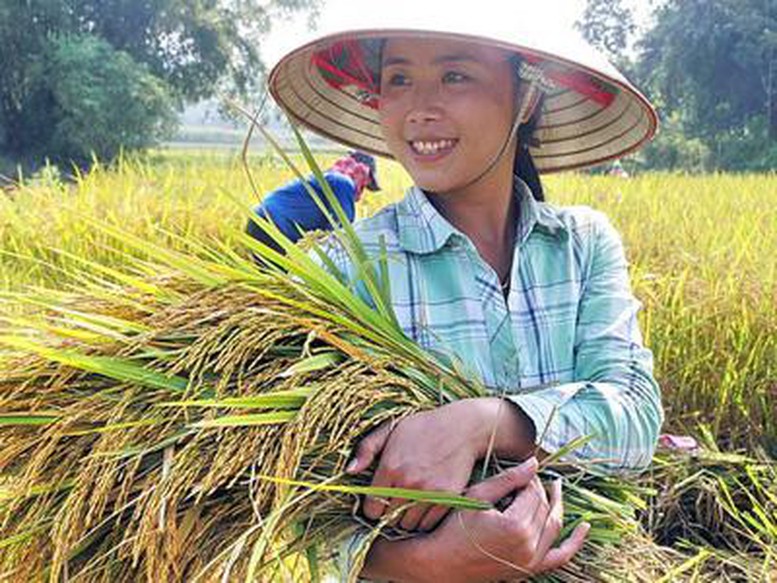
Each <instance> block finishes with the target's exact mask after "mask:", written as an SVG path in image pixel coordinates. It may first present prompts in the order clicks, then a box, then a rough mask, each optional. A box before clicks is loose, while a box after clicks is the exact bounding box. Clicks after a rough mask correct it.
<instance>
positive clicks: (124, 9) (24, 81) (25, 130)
mask: <svg viewBox="0 0 777 583" xmlns="http://www.w3.org/2000/svg"><path fill="white" fill-rule="evenodd" d="M317 4H318V0H272V1H269V2H266V1H262V0H248V1H236V0H220V1H211V0H196V1H191V0H142V1H140V2H137V1H134V0H107V1H104V0H100V1H97V0H68V1H65V2H62V1H60V0H35V1H32V2H3V3H1V4H0V46H2V47H3V50H2V51H0V70H2V71H3V74H2V76H0V153H2V154H3V155H5V156H7V157H11V158H13V159H15V160H22V161H25V160H31V159H32V160H37V161H38V162H40V161H42V159H43V157H44V156H49V157H61V158H63V159H68V158H80V157H82V154H83V152H84V151H87V152H88V151H90V150H95V151H100V150H103V149H105V148H103V147H102V145H101V144H93V143H91V142H87V143H78V144H74V143H73V141H72V138H69V140H70V141H68V139H58V140H56V141H55V143H56V144H60V145H62V146H67V147H68V148H67V149H65V150H62V151H53V150H47V149H46V148H47V147H52V130H51V128H52V127H54V126H56V125H57V124H58V123H59V122H60V121H61V118H60V117H59V115H60V114H61V113H62V111H61V109H60V105H61V104H60V103H59V102H58V99H60V98H62V97H63V96H62V94H61V91H63V84H65V83H66V82H65V81H64V80H62V79H60V80H59V81H58V85H52V83H51V81H50V80H49V78H48V76H49V75H51V74H52V70H53V69H56V66H57V61H56V60H55V58H56V57H57V55H58V56H59V58H60V59H62V58H64V56H63V55H62V51H63V47H62V43H63V42H65V41H63V40H62V39H70V40H69V41H67V42H69V43H70V44H71V47H70V49H68V50H69V52H70V53H71V58H74V57H75V56H76V54H80V55H81V56H82V58H81V62H82V63H84V64H91V66H93V67H94V66H96V65H97V64H96V63H95V62H94V60H90V59H89V58H88V55H87V53H89V51H90V50H91V51H92V55H94V50H95V48H94V47H96V46H98V45H97V44H95V43H98V42H100V43H107V44H108V45H110V46H111V47H112V48H113V51H114V52H113V53H112V56H111V57H110V60H111V62H112V64H111V66H108V65H106V66H105V67H99V68H98V69H99V71H102V73H105V72H107V71H108V70H110V71H111V73H112V74H114V75H120V74H123V75H127V76H128V77H127V78H126V79H124V80H122V79H119V78H118V77H116V78H115V79H114V80H113V82H112V83H110V84H108V86H105V87H102V88H101V89H102V92H103V95H102V96H100V97H99V98H98V101H101V100H103V98H104V96H105V95H109V94H110V93H111V91H112V88H111V87H110V85H114V84H115V85H116V86H117V87H127V88H130V87H133V88H134V89H135V95H136V96H138V97H140V94H138V93H137V91H139V90H141V89H142V90H144V91H147V92H148V93H147V94H144V95H143V96H142V99H143V101H144V102H145V105H144V107H145V109H146V115H148V116H149V118H150V119H149V121H147V122H144V124H142V125H144V126H147V127H149V126H150V127H156V126H157V125H159V124H162V125H164V121H165V119H166V118H168V117H169V115H170V113H171V112H170V106H169V105H168V106H167V107H166V110H165V111H164V115H161V116H160V114H161V113H162V112H161V111H160V107H159V103H160V99H161V94H162V93H164V94H166V95H167V96H168V97H167V98H166V99H171V100H172V101H171V102H170V104H171V105H172V104H174V105H176V106H181V105H182V104H183V102H184V101H185V100H190V101H191V100H198V99H202V98H205V97H209V96H212V95H214V94H215V92H216V91H224V92H233V93H238V94H241V95H243V96H246V95H249V94H252V93H253V94H254V95H257V94H259V91H258V90H257V88H258V87H259V86H260V84H261V82H262V81H261V80H262V73H263V65H262V63H261V60H260V52H259V51H260V46H261V39H262V37H263V35H264V34H265V33H266V32H267V31H268V30H269V28H270V26H271V24H272V21H273V19H275V18H280V17H285V16H288V15H289V14H290V13H292V12H294V11H296V10H300V9H310V8H315V7H316V6H317ZM87 37H92V38H93V39H94V40H93V41H91V45H90V46H91V47H92V48H91V49H89V48H87V46H86V45H84V46H82V47H81V48H78V47H76V46H75V44H74V43H75V42H76V40H75V39H81V42H82V43H88V42H89V41H86V40H85V39H86V38H87ZM100 50H105V49H100ZM119 55H124V56H119ZM129 59H131V61H130V60H129ZM71 62H72V61H71ZM130 62H132V63H133V64H132V65H130V64H129V63H130ZM99 71H98V70H93V72H92V73H91V75H92V76H93V77H94V78H95V79H100V78H101V73H100V72H99ZM152 79H153V80H152ZM57 88H59V90H60V93H59V94H56V93H55V90H56V89H57ZM94 91H95V92H98V91H100V89H98V88H94ZM76 97H78V95H77V94H75V93H73V92H72V91H67V100H68V103H67V104H66V110H67V111H69V112H73V111H78V112H82V113H85V112H88V111H89V110H91V109H92V108H93V107H94V101H93V97H94V95H91V96H87V95H84V96H83V97H82V98H81V101H82V102H81V103H76V102H75V98H76ZM152 104H153V105H152ZM123 105H126V102H124V101H122V102H121V103H118V104H116V105H115V106H114V108H113V109H114V111H113V112H111V113H110V114H109V115H108V117H109V118H113V119H117V118H119V117H120V116H121V114H122V109H121V106H123ZM136 111H137V108H133V111H132V112H131V115H133V116H134V115H135V113H136ZM155 115H156V116H158V117H154V116H155ZM136 122H137V120H136ZM136 122H130V123H127V124H126V125H127V126H128V127H130V128H134V129H135V131H139V130H140V129H141V128H138V127H137V123H136ZM82 129H83V128H80V127H79V128H77V130H78V131H79V133H80V131H81V130H82ZM143 129H144V130H145V128H143ZM94 135H96V132H92V131H90V132H89V135H81V137H82V138H91V137H94ZM100 138H101V139H105V140H111V139H115V138H116V136H115V135H113V136H103V135H101V136H100ZM122 139H126V142H125V144H126V145H127V146H131V145H132V146H134V145H136V144H137V143H139V142H143V135H142V134H140V135H139V134H137V133H134V134H132V135H126V136H122ZM74 146H75V147H76V151H75V152H74V151H71V150H70V149H69V148H70V147H74ZM107 150H108V151H112V150H113V148H108V149H107Z"/></svg>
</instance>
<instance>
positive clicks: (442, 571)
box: [362, 457, 590, 583]
mask: <svg viewBox="0 0 777 583" xmlns="http://www.w3.org/2000/svg"><path fill="white" fill-rule="evenodd" d="M536 472H537V460H536V458H533V457H532V458H530V459H529V460H527V461H526V462H524V463H523V464H521V465H520V466H517V467H515V468H512V469H510V470H507V471H505V472H502V473H500V474H498V475H496V476H494V477H492V478H489V479H488V480H485V481H483V482H480V483H478V484H475V485H474V486H472V487H471V488H469V489H468V490H467V491H466V495H467V496H470V497H473V498H478V499H481V500H485V501H488V502H492V503H495V502H497V501H498V500H501V499H503V498H504V497H505V496H508V495H510V494H515V498H514V499H513V501H512V502H511V503H510V505H509V506H508V507H507V508H506V509H505V510H503V511H499V510H496V509H494V510H487V511H455V512H453V513H452V514H451V515H450V516H449V517H448V518H447V519H446V520H445V521H444V522H443V523H442V525H440V528H438V529H437V530H435V531H434V532H433V533H429V534H426V535H422V536H419V537H416V538H413V539H409V540H404V541H396V542H392V541H384V540H379V541H377V542H376V543H375V544H373V547H372V548H371V549H370V553H369V555H368V557H367V563H366V565H365V568H364V571H363V572H362V575H364V576H366V577H369V578H379V579H381V578H385V579H392V580H401V581H446V582H451V583H458V582H462V583H464V582H467V583H472V582H477V581H495V580H504V579H510V580H514V579H523V578H528V577H529V576H531V575H536V574H537V573H541V572H544V571H552V570H554V569H557V568H559V567H561V566H563V565H564V564H566V563H567V562H569V561H570V560H571V559H572V557H573V556H574V555H575V554H576V553H577V552H578V551H579V550H580V549H581V548H582V547H583V544H584V542H585V537H586V535H587V533H588V530H589V528H590V526H589V525H588V524H586V523H583V524H581V525H580V526H578V527H577V528H576V529H575V530H574V531H573V532H572V534H571V535H570V537H569V538H568V539H566V540H565V541H563V542H562V543H561V544H560V545H559V546H557V547H554V546H553V543H554V542H555V540H556V538H557V537H558V535H559V532H560V531H561V526H562V519H563V503H562V499H561V481H560V480H559V481H556V482H554V484H553V485H552V486H551V489H550V498H548V495H547V494H546V492H545V487H544V486H543V485H542V484H541V483H540V481H539V479H538V478H537V475H536Z"/></svg>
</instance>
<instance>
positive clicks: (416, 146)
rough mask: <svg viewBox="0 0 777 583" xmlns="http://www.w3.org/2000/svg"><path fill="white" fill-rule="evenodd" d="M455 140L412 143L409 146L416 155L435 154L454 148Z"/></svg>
mask: <svg viewBox="0 0 777 583" xmlns="http://www.w3.org/2000/svg"><path fill="white" fill-rule="evenodd" d="M455 143H456V140H437V141H434V142H422V141H412V142H410V145H411V146H412V148H413V150H415V152H416V153H418V154H424V155H430V154H436V153H437V152H439V151H440V150H448V149H450V148H452V147H453V146H454V144H455Z"/></svg>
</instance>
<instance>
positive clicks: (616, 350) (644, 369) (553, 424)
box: [510, 213, 664, 473]
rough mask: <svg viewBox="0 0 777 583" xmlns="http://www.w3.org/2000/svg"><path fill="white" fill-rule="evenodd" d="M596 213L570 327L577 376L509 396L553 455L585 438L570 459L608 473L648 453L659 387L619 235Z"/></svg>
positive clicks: (657, 420) (659, 415)
mask: <svg viewBox="0 0 777 583" xmlns="http://www.w3.org/2000/svg"><path fill="white" fill-rule="evenodd" d="M597 216H598V220H597V222H596V225H595V230H594V238H593V244H592V246H591V256H590V261H589V267H588V273H587V278H586V281H585V285H584V288H583V291H582V294H581V298H580V305H579V311H578V321H577V324H576V329H575V345H574V355H575V357H574V379H575V382H572V383H566V384H561V385H556V386H552V387H548V388H545V389H541V390H538V391H534V392H531V393H527V394H521V395H512V396H510V399H511V401H512V402H514V403H515V404H516V405H518V406H519V407H521V409H522V410H523V411H524V412H525V413H526V414H527V415H528V416H529V417H530V418H531V419H532V421H533V422H534V424H535V429H536V432H537V438H538V444H537V445H538V446H539V447H541V448H542V449H543V450H545V451H547V452H551V453H552V452H555V451H557V450H558V449H559V448H561V447H562V446H564V445H565V444H566V443H569V442H570V441H572V440H574V439H576V438H578V437H582V436H591V437H592V439H591V440H590V441H588V442H587V443H586V444H585V445H584V446H583V447H581V448H579V449H577V450H575V451H574V452H572V453H571V454H570V456H569V457H570V458H571V459H572V460H577V461H581V462H584V461H587V462H591V463H593V465H594V466H595V467H596V468H598V469H600V470H602V471H605V472H608V473H623V472H629V471H640V470H643V469H644V468H645V467H647V466H648V465H649V463H650V461H651V459H652V457H653V452H654V451H655V446H656V441H657V439H658V433H659V430H660V427H661V424H662V423H663V417H664V416H663V410H662V407H661V395H660V389H659V387H658V384H657V383H656V381H655V379H654V378H653V355H652V353H651V352H650V350H648V349H647V348H646V347H645V346H644V345H643V341H642V335H641V333H640V330H639V325H638V322H637V312H638V311H639V309H640V308H641V304H640V302H639V301H638V300H637V299H636V298H635V297H634V296H633V294H632V292H631V288H630V285H629V276H628V269H627V263H626V257H625V253H624V250H623V244H622V242H621V239H620V235H619V234H618V233H617V231H616V230H615V229H614V228H613V227H612V225H611V224H610V222H609V221H608V220H607V218H606V217H605V216H604V215H602V214H600V213H597Z"/></svg>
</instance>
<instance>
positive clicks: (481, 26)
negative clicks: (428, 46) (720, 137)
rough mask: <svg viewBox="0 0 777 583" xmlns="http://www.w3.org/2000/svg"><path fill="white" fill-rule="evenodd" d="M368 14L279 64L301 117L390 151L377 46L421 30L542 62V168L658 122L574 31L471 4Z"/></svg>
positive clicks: (606, 153) (633, 141)
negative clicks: (490, 14)
mask: <svg viewBox="0 0 777 583" xmlns="http://www.w3.org/2000/svg"><path fill="white" fill-rule="evenodd" d="M461 4H462V6H465V7H466V6H467V3H461ZM469 6H472V5H471V4H469ZM364 12H370V11H369V10H365V11H364ZM369 17H370V16H369V14H366V15H365V23H364V25H363V26H358V27H350V28H349V29H348V30H331V31H324V32H319V33H317V34H316V36H315V37H313V38H312V39H311V40H309V41H307V42H300V41H297V43H296V46H295V48H293V49H291V50H290V51H288V52H287V53H286V54H285V55H284V56H283V57H281V59H280V60H279V61H278V63H277V64H276V65H275V66H274V67H273V69H272V71H271V73H270V77H269V82H268V83H269V89H270V92H271V94H272V95H273V97H274V98H275V100H276V101H277V102H278V104H279V105H280V106H281V107H282V108H283V109H284V110H285V111H286V113H287V114H288V115H289V116H290V117H291V118H292V119H293V120H295V121H297V122H298V123H300V124H302V125H303V126H306V127H308V128H309V129H311V130H313V131H314V132H316V133H318V134H321V135H323V136H326V137H328V138H331V139H333V140H336V141H338V142H340V143H343V144H346V145H348V146H350V147H353V148H356V149H360V150H366V151H368V152H372V153H374V154H377V155H379V156H384V157H387V158H391V157H392V155H391V153H390V152H389V150H388V147H387V146H386V143H385V141H384V139H383V134H382V132H381V127H380V122H379V117H378V104H379V95H378V88H377V81H376V77H375V70H376V69H377V66H378V64H379V61H378V59H379V55H377V53H376V52H375V51H373V52H371V50H370V49H371V47H377V46H380V42H379V41H381V40H383V39H386V38H391V37H405V36H417V35H423V36H424V37H426V38H447V39H459V40H464V41H469V42H476V43H483V44H487V45H489V46H493V47H500V48H502V49H506V50H509V51H514V52H515V53H518V54H519V55H520V56H521V58H522V59H523V61H524V62H527V63H529V64H531V65H534V66H535V67H538V68H539V70H540V71H541V72H542V75H543V78H544V81H545V82H546V85H547V89H546V92H545V99H544V101H543V105H542V113H541V116H540V118H539V121H538V124H537V128H536V130H535V133H534V136H533V137H534V140H533V144H532V145H531V147H530V150H531V154H532V157H533V158H534V162H535V165H536V166H537V169H538V170H539V171H540V172H555V171H559V170H567V169H572V168H581V167H585V166H591V165H594V164H600V163H602V162H605V161H607V160H610V159H613V158H619V157H621V156H623V155H624V154H627V153H629V152H632V151H634V150H636V149H637V148H639V147H640V146H641V145H642V144H644V143H645V142H646V141H647V140H649V139H650V138H651V137H652V136H653V135H654V134H655V132H656V129H657V126H658V117H657V115H656V113H655V110H654V109H653V107H652V105H651V104H650V103H649V102H648V100H647V99H646V98H645V97H644V96H643V95H642V94H641V93H640V92H639V91H638V90H637V89H636V88H635V87H634V86H633V85H632V84H631V83H630V82H629V81H628V80H627V79H626V78H625V77H624V76H623V75H622V74H621V73H620V72H619V71H618V70H617V69H616V68H615V67H613V66H612V65H611V64H610V63H609V62H608V61H607V59H606V58H604V57H603V56H602V55H601V54H600V53H599V52H597V51H596V50H595V49H593V48H592V47H591V46H590V45H588V44H586V43H585V42H584V41H582V39H580V38H579V37H577V36H576V35H575V34H573V33H568V34H558V33H549V32H547V31H541V30H537V29H536V28H535V29H534V30H529V31H522V30H521V29H520V26H518V25H515V23H514V22H511V21H512V20H513V19H498V18H495V19H483V18H479V19H473V18H472V12H471V8H470V9H465V10H459V11H456V10H454V9H451V10H446V11H445V13H436V14H434V18H433V19H432V23H431V24H429V25H424V24H423V22H422V20H423V17H420V18H419V16H418V15H417V14H407V13H403V14H396V15H393V16H391V17H388V18H387V17H385V16H381V18H380V19H379V25H376V24H375V23H372V24H371V23H369ZM492 20H502V22H492Z"/></svg>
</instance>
